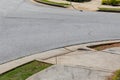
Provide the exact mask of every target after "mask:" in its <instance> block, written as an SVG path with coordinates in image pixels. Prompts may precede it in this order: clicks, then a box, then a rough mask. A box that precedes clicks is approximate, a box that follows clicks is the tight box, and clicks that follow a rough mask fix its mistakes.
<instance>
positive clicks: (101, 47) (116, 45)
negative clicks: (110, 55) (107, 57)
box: [88, 42, 120, 51]
mask: <svg viewBox="0 0 120 80" xmlns="http://www.w3.org/2000/svg"><path fill="white" fill-rule="evenodd" d="M88 47H89V48H92V49H95V50H98V51H101V50H104V49H108V48H112V47H120V42H117V43H107V44H99V45H93V46H88Z"/></svg>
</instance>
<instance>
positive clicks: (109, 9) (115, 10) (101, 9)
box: [99, 7, 120, 12]
mask: <svg viewBox="0 0 120 80" xmlns="http://www.w3.org/2000/svg"><path fill="white" fill-rule="evenodd" d="M99 11H105V12H120V8H104V7H100V8H99Z"/></svg>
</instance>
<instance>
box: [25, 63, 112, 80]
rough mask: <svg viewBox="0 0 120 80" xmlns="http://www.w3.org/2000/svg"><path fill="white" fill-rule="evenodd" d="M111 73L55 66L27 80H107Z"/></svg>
mask: <svg viewBox="0 0 120 80" xmlns="http://www.w3.org/2000/svg"><path fill="white" fill-rule="evenodd" d="M109 75H111V73H108V72H103V71H95V70H92V69H86V68H83V67H71V66H63V65H54V66H52V67H50V68H48V69H46V70H44V71H42V72H39V73H37V74H35V75H33V76H31V77H29V78H28V79H26V80H105V79H106V78H107V76H109Z"/></svg>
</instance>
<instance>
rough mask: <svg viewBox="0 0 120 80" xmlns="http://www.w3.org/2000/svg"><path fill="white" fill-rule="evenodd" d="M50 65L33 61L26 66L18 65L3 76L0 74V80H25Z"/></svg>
mask: <svg viewBox="0 0 120 80" xmlns="http://www.w3.org/2000/svg"><path fill="white" fill-rule="evenodd" d="M50 66H52V64H49V63H45V62H41V61H37V60H33V61H31V62H28V63H26V64H23V65H20V66H18V67H16V68H14V69H12V70H9V71H7V72H5V73H3V74H0V80H8V79H10V80H25V79H27V78H28V77H30V76H32V75H34V74H36V73H37V72H40V71H42V70H44V69H46V68H48V67H50Z"/></svg>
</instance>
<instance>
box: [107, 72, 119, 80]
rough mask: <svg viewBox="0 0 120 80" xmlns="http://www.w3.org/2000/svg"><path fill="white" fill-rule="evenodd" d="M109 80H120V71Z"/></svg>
mask: <svg viewBox="0 0 120 80" xmlns="http://www.w3.org/2000/svg"><path fill="white" fill-rule="evenodd" d="M109 80H120V70H118V71H116V72H115V73H114V75H113V76H112V77H111V79H109Z"/></svg>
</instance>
